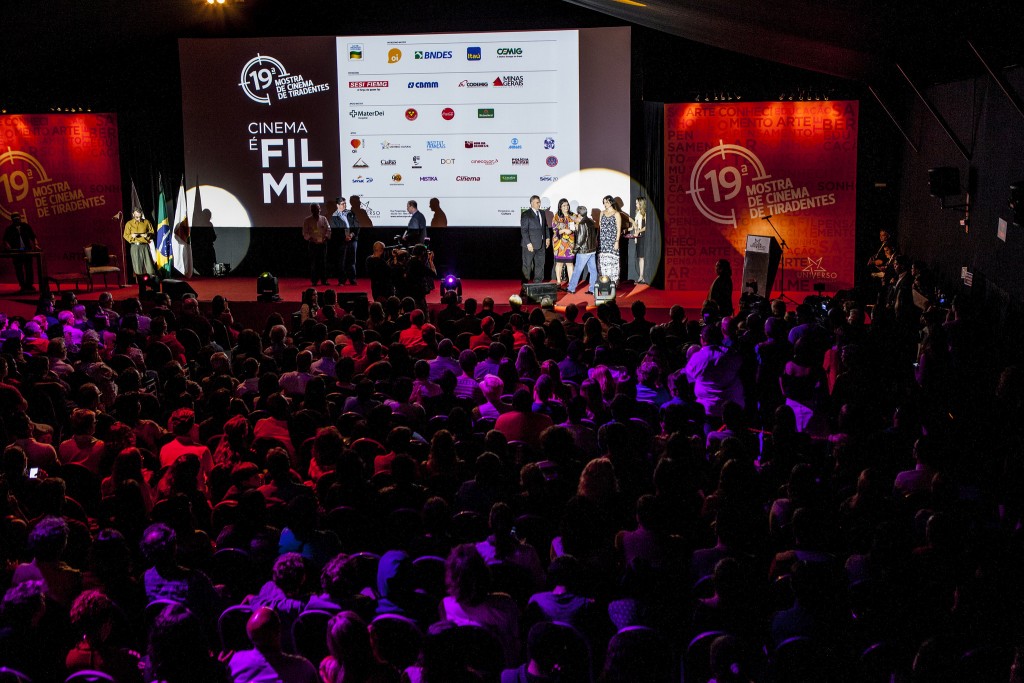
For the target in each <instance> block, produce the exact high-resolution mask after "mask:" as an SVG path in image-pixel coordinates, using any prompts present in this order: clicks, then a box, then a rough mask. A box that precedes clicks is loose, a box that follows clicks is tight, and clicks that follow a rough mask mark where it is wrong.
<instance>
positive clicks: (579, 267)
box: [566, 204, 597, 294]
mask: <svg viewBox="0 0 1024 683" xmlns="http://www.w3.org/2000/svg"><path fill="white" fill-rule="evenodd" d="M572 220H573V222H574V223H575V225H576V235H575V242H576V244H575V247H574V250H575V252H576V263H575V265H574V266H573V269H572V276H571V277H570V278H569V286H568V289H567V290H566V291H568V292H569V293H570V294H574V293H575V292H576V286H577V285H578V284H579V283H580V277H582V276H583V270H584V269H586V270H587V273H588V278H589V281H590V284H589V286H588V287H587V294H593V293H594V280H595V279H596V278H595V277H594V276H595V275H596V273H597V270H596V268H595V263H594V254H595V253H596V252H597V226H596V225H594V221H592V220H591V219H590V216H588V215H587V207H585V206H583V205H582V204H581V205H580V206H577V207H576V213H574V214H573V215H572Z"/></svg>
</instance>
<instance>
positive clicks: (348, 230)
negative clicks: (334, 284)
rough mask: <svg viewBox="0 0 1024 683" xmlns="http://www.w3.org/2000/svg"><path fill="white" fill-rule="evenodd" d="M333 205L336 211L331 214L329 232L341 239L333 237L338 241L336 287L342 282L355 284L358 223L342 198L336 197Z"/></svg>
mask: <svg viewBox="0 0 1024 683" xmlns="http://www.w3.org/2000/svg"><path fill="white" fill-rule="evenodd" d="M334 205H335V206H336V207H337V210H336V211H335V212H334V213H333V214H331V231H332V232H336V233H338V234H339V235H342V237H340V238H339V237H337V236H335V239H337V240H338V243H339V245H340V246H339V248H338V268H339V269H340V270H339V271H338V286H339V287H340V286H341V284H342V280H346V279H347V280H348V284H350V285H354V284H356V250H357V249H358V247H359V223H358V222H357V221H356V216H355V214H354V213H352V212H351V211H349V210H348V204H346V202H345V198H344V197H336V198H335V200H334Z"/></svg>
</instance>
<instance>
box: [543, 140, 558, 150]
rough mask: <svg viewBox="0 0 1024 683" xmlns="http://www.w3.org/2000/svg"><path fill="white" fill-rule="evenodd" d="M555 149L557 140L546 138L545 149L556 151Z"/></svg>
mask: <svg viewBox="0 0 1024 683" xmlns="http://www.w3.org/2000/svg"><path fill="white" fill-rule="evenodd" d="M554 148H555V139H554V138H544V149H554Z"/></svg>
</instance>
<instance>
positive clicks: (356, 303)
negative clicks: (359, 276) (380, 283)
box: [338, 292, 370, 320]
mask: <svg viewBox="0 0 1024 683" xmlns="http://www.w3.org/2000/svg"><path fill="white" fill-rule="evenodd" d="M338 305H339V306H341V307H342V308H344V309H345V310H346V311H348V312H349V313H351V314H352V315H354V316H355V317H356V319H357V320H366V319H367V318H368V317H370V300H369V299H368V298H367V296H366V292H338Z"/></svg>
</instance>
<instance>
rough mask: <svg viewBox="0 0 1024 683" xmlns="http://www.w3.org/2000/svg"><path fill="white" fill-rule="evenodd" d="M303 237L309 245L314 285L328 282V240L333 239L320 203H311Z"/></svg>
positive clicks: (310, 266) (304, 223) (303, 224)
mask: <svg viewBox="0 0 1024 683" xmlns="http://www.w3.org/2000/svg"><path fill="white" fill-rule="evenodd" d="M302 239H304V240H306V243H307V244H308V245H309V269H310V279H311V280H312V281H313V286H314V287H316V285H317V283H318V282H322V283H323V284H324V285H326V284H327V241H328V240H330V239H331V224H330V222H329V221H328V220H327V218H325V217H324V216H321V215H320V205H319V204H310V205H309V215H308V216H306V220H304V221H302Z"/></svg>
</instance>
